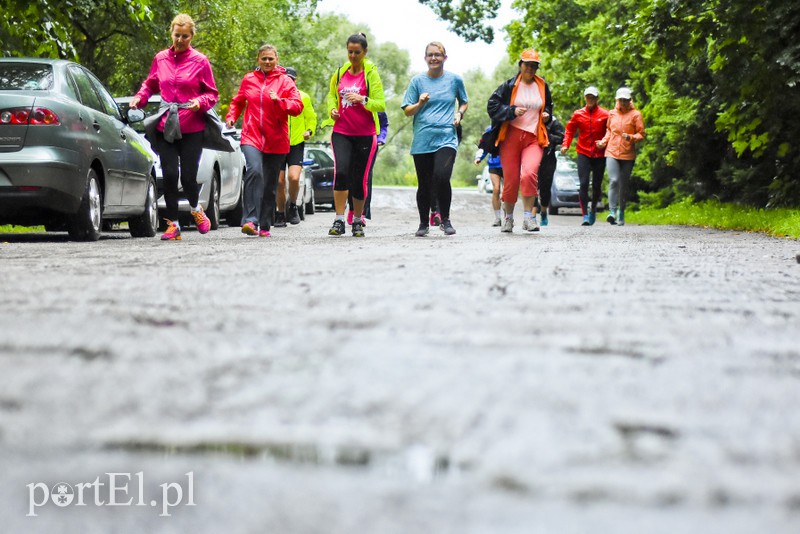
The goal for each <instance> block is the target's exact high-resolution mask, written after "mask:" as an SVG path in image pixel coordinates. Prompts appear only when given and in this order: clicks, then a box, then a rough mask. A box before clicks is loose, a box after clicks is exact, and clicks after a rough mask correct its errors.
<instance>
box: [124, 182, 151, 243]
mask: <svg viewBox="0 0 800 534" xmlns="http://www.w3.org/2000/svg"><path fill="white" fill-rule="evenodd" d="M128 226H129V227H130V230H131V235H132V236H133V237H153V236H155V235H156V232H157V231H158V198H157V197H156V182H155V180H154V179H153V177H152V176H150V177H149V178H148V179H147V196H146V198H145V200H144V211H143V212H142V214H141V215H139V216H138V217H134V218H133V219H129V220H128Z"/></svg>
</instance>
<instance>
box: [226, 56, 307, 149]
mask: <svg viewBox="0 0 800 534" xmlns="http://www.w3.org/2000/svg"><path fill="white" fill-rule="evenodd" d="M270 91H275V92H276V93H277V94H278V100H275V101H273V100H272V98H270V96H269V93H270ZM242 111H244V121H242V122H243V124H242V144H243V145H249V146H252V147H255V148H257V149H259V150H260V151H261V152H264V153H266V154H288V153H289V115H291V116H292V117H297V116H298V115H300V113H302V112H303V100H302V98H300V92H299V91H298V90H297V86H296V85H295V84H294V80H292V79H291V78H289V77H288V76H287V75H286V69H284V68H283V67H281V66H280V65H278V66H276V67H275V68H274V69H272V70H271V71H270V72H268V73H267V74H264V73H263V72H262V71H261V69H256V70H254V71H253V72H248V73H247V74H245V76H244V78H243V79H242V83H241V85H240V86H239V91H238V92H237V93H236V96H234V97H233V100H231V108H230V111H228V115H227V116H226V117H225V119H226V121H227V120H232V121H236V120H237V119H238V118H239V115H241V114H242Z"/></svg>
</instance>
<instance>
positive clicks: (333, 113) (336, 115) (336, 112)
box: [331, 108, 339, 121]
mask: <svg viewBox="0 0 800 534" xmlns="http://www.w3.org/2000/svg"><path fill="white" fill-rule="evenodd" d="M331 118H332V119H333V120H335V121H336V120H339V110H338V109H335V108H334V109H332V110H331Z"/></svg>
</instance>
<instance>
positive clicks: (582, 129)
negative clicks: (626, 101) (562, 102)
mask: <svg viewBox="0 0 800 534" xmlns="http://www.w3.org/2000/svg"><path fill="white" fill-rule="evenodd" d="M607 122H608V110H607V109H605V108H601V107H600V106H595V107H594V109H591V110H590V109H589V106H584V107H582V108H581V109H578V110H575V113H573V114H572V117H571V118H570V119H569V122H567V127H566V132H565V133H564V141H562V143H561V147H562V148H565V149H566V148H569V145H571V144H572V139H573V138H574V137H575V130H577V131H578V146H577V150H578V154H583V155H584V156H588V157H590V158H602V157H604V156H605V149H604V148H597V145H596V141H600V140H601V139H603V136H604V135H606V123H607Z"/></svg>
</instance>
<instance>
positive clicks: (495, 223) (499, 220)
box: [492, 217, 503, 226]
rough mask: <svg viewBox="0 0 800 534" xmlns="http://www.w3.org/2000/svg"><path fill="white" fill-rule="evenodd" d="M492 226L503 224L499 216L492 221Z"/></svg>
mask: <svg viewBox="0 0 800 534" xmlns="http://www.w3.org/2000/svg"><path fill="white" fill-rule="evenodd" d="M492 226H503V221H502V220H501V219H500V217H497V218H495V220H494V222H493V223H492Z"/></svg>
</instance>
